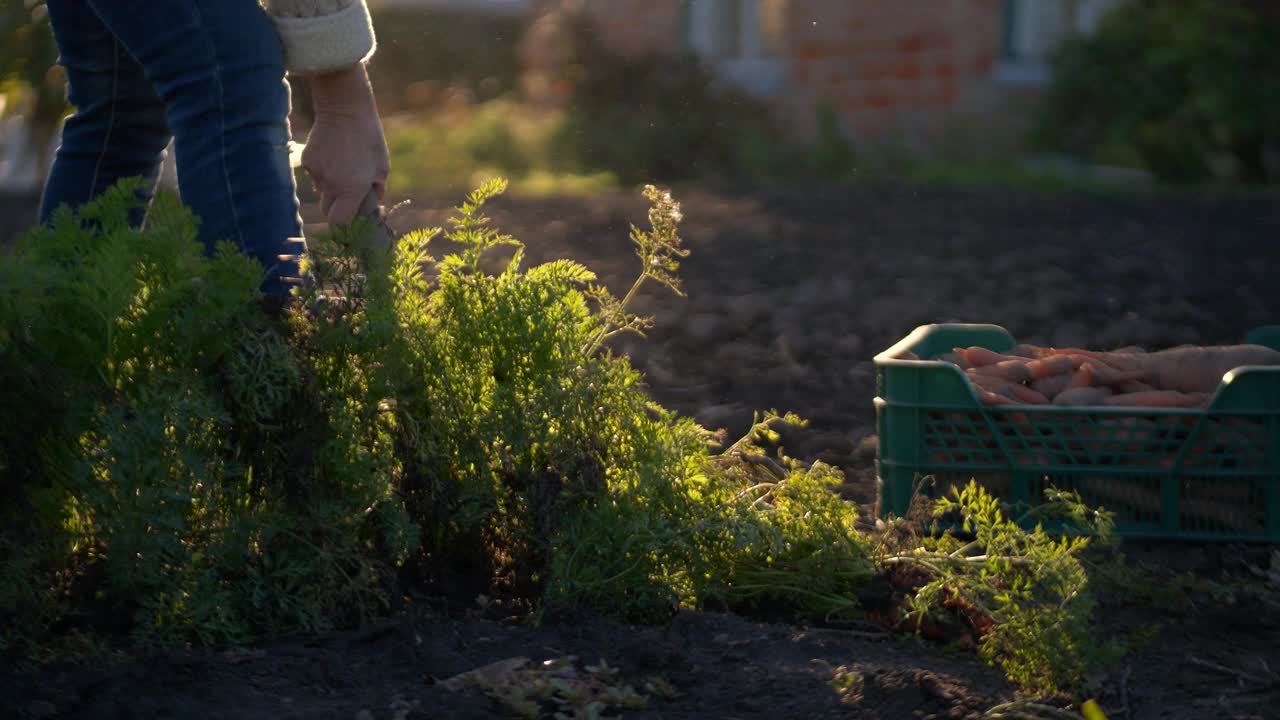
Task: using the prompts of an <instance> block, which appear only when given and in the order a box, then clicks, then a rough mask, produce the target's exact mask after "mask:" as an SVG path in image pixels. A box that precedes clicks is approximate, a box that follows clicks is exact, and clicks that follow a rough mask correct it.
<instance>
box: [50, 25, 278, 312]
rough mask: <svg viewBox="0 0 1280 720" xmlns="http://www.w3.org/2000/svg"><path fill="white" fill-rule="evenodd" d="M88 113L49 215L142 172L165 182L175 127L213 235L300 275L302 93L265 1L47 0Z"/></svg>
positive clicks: (76, 126)
mask: <svg viewBox="0 0 1280 720" xmlns="http://www.w3.org/2000/svg"><path fill="white" fill-rule="evenodd" d="M48 8H49V19H50V21H51V23H52V25H53V30H54V37H55V38H56V40H57V43H58V50H59V54H60V56H61V62H62V64H63V65H64V66H65V67H66V69H67V84H68V96H69V98H70V100H71V103H72V104H73V105H74V106H75V108H76V112H75V114H73V115H72V116H71V117H70V118H69V119H68V120H67V123H66V125H65V127H64V129H63V137H62V145H61V147H59V149H58V153H57V155H56V157H55V160H54V168H53V171H52V173H51V174H50V179H49V182H48V185H47V186H46V189H45V197H44V200H43V202H42V205H41V219H42V220H44V219H47V217H48V215H49V214H50V213H51V212H52V210H53V209H55V208H56V207H58V206H59V205H62V204H69V205H72V206H75V205H78V204H80V203H83V202H85V201H86V200H88V199H90V198H92V197H94V196H96V195H97V194H98V193H100V192H102V190H104V189H105V188H106V187H109V186H110V185H112V184H113V183H115V182H116V181H118V180H120V179H121V178H124V177H129V176H139V175H140V176H142V177H144V178H147V179H148V180H149V181H150V182H149V183H148V186H149V187H151V186H154V180H155V178H156V177H157V174H158V170H159V164H160V161H161V159H162V157H163V151H164V147H165V145H166V144H167V143H168V140H169V137H170V131H172V134H173V138H174V141H175V142H174V146H175V150H176V153H177V169H178V184H179V187H180V189H181V192H182V199H183V202H184V203H186V204H187V205H188V206H189V207H190V208H191V209H192V210H193V211H194V212H195V214H196V215H197V216H198V217H199V218H200V238H201V240H202V241H203V242H204V243H205V244H206V246H208V247H209V248H212V247H213V245H214V244H215V243H216V242H219V241H222V240H227V241H230V242H232V243H234V244H235V245H236V246H238V247H239V248H240V249H241V250H242V251H244V252H245V253H246V254H248V255H249V256H250V257H253V258H255V259H257V260H258V261H259V262H261V263H262V264H263V266H264V267H267V268H269V269H270V272H269V273H268V275H267V279H266V281H265V282H264V283H263V289H264V290H265V291H266V292H268V293H283V292H287V289H288V286H287V285H286V284H285V283H283V282H282V281H281V280H280V276H296V275H297V274H298V271H297V267H296V265H295V264H293V263H282V262H281V261H280V260H279V258H278V255H280V254H281V253H285V252H289V250H288V249H287V247H286V242H285V241H286V240H287V239H288V238H292V237H298V236H300V235H301V234H302V232H301V221H300V219H299V217H298V203H297V198H296V195H295V192H294V190H295V188H294V182H293V172H292V170H291V169H290V168H289V145H288V141H289V126H288V114H289V87H288V85H287V84H286V83H285V80H284V76H285V68H284V52H283V49H282V47H281V45H280V40H279V38H278V37H277V35H276V32H275V28H274V26H273V25H272V23H271V20H270V19H269V18H268V17H267V15H266V13H265V12H264V11H263V10H262V9H261V8H260V7H259V5H258V3H257V1H256V0H164V1H163V2H156V1H155V0H48Z"/></svg>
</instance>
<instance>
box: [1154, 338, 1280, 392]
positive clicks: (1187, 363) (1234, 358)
mask: <svg viewBox="0 0 1280 720" xmlns="http://www.w3.org/2000/svg"><path fill="white" fill-rule="evenodd" d="M1138 357H1141V358H1142V361H1143V363H1144V366H1145V367H1146V368H1147V370H1148V373H1149V374H1150V376H1151V377H1152V378H1153V380H1154V384H1155V386H1156V387H1158V388H1161V389H1163V390H1179V391H1182V392H1212V391H1213V390H1215V389H1217V387H1218V385H1219V384H1220V383H1221V382H1222V376H1223V375H1225V374H1227V373H1228V372H1231V371H1232V370H1234V369H1235V368H1238V367H1242V366H1245V365H1280V351H1276V350H1272V349H1271V348H1268V347H1263V346H1261V345H1231V346H1223V347H1179V348H1173V349H1170V350H1162V351H1160V352H1155V353H1150V354H1148V355H1143V356H1138Z"/></svg>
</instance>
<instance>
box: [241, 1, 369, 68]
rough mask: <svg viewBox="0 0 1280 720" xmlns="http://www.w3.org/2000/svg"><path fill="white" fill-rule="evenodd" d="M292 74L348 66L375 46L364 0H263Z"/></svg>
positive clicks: (358, 61)
mask: <svg viewBox="0 0 1280 720" xmlns="http://www.w3.org/2000/svg"><path fill="white" fill-rule="evenodd" d="M265 4H266V8H267V12H268V13H270V15H271V17H272V20H274V21H275V25H276V31H277V32H278V33H279V35H280V42H281V43H282V44H283V45H284V51H285V64H286V66H287V67H288V70H289V72H291V73H293V74H295V75H307V76H313V75H320V74H324V73H332V72H334V71H339V70H346V71H350V69H351V68H352V67H353V66H355V65H358V64H359V63H360V62H362V61H364V60H367V59H368V58H369V56H371V55H372V54H373V52H374V50H375V49H376V47H377V41H376V38H375V36H374V32H373V23H372V22H371V21H370V19H369V9H368V7H367V6H366V5H365V2H364V0H266V2H265Z"/></svg>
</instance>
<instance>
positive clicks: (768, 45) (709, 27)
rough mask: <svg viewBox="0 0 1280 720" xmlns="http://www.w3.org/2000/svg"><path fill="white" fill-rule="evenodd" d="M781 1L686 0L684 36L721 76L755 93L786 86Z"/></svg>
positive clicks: (771, 91) (776, 89) (774, 90)
mask: <svg viewBox="0 0 1280 720" xmlns="http://www.w3.org/2000/svg"><path fill="white" fill-rule="evenodd" d="M784 5H785V3H784V2H782V0H687V2H686V3H685V6H684V8H685V39H686V42H687V44H688V47H689V49H691V50H692V51H693V52H695V53H697V55H698V56H699V57H701V58H702V59H703V60H704V61H706V62H707V63H708V64H709V65H710V66H711V68H712V69H713V70H714V71H715V72H716V74H717V75H719V76H720V77H721V78H723V79H724V80H725V81H726V82H728V83H731V84H733V85H735V86H737V87H739V88H741V89H743V90H745V91H747V92H750V93H752V94H755V95H773V94H775V93H777V92H778V91H779V90H781V89H782V86H783V82H784V80H785V63H784V61H783V60H782V54H783V53H782V47H781V45H782V39H783V30H784V19H785V16H784V12H783V11H784V9H785V8H784Z"/></svg>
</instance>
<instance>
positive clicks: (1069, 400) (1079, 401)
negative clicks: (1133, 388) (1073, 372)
mask: <svg viewBox="0 0 1280 720" xmlns="http://www.w3.org/2000/svg"><path fill="white" fill-rule="evenodd" d="M1110 396H1111V389H1110V388H1105V387H1075V388H1069V389H1067V390H1063V391H1062V392H1061V393H1059V394H1058V396H1057V397H1056V398H1054V399H1053V404H1054V405H1062V406H1064V407H1081V406H1087V405H1101V404H1103V402H1104V401H1105V400H1106V399H1107V398H1108V397H1110Z"/></svg>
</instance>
